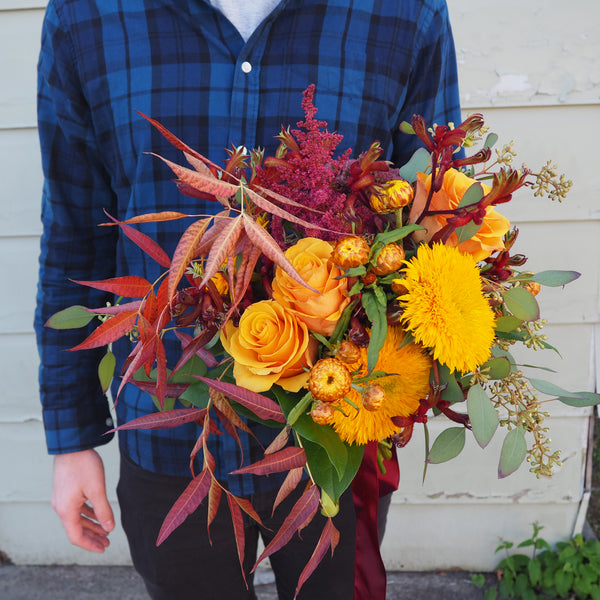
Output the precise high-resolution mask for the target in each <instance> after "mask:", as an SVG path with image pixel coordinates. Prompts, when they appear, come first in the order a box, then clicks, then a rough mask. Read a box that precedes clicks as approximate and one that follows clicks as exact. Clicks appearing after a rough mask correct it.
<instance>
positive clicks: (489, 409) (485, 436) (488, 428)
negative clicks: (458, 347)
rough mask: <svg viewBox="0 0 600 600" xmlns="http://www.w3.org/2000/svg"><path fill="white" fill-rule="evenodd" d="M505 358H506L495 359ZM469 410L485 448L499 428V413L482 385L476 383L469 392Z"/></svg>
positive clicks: (475, 432) (474, 426)
mask: <svg viewBox="0 0 600 600" xmlns="http://www.w3.org/2000/svg"><path fill="white" fill-rule="evenodd" d="M495 360H505V359H501V358H498V359H495ZM467 412H468V413H469V419H470V421H471V427H472V429H473V435H474V436H475V439H476V440H477V443H478V444H479V445H480V446H481V447H482V448H485V447H486V446H487V445H488V444H489V443H490V440H491V439H492V437H494V433H495V432H496V429H497V428H498V424H499V423H500V419H499V418H498V413H497V411H496V409H495V408H494V405H493V404H492V401H491V400H490V399H489V397H488V395H487V394H486V393H485V390H484V389H483V388H482V387H481V385H479V384H476V385H474V386H473V387H472V388H471V389H470V390H469V393H468V394H467Z"/></svg>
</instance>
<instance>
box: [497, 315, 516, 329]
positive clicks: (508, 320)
mask: <svg viewBox="0 0 600 600" xmlns="http://www.w3.org/2000/svg"><path fill="white" fill-rule="evenodd" d="M522 324H523V320H522V319H517V317H513V316H512V315H509V316H507V317H498V318H497V319H496V325H495V327H496V331H501V332H504V333H508V332H509V331H514V330H515V329H517V327H520V326H521V325H522Z"/></svg>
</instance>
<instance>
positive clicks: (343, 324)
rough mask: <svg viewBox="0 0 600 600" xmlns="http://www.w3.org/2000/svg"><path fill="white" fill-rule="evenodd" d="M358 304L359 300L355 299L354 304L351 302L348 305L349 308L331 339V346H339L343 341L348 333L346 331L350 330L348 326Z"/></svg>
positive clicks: (346, 309)
mask: <svg viewBox="0 0 600 600" xmlns="http://www.w3.org/2000/svg"><path fill="white" fill-rule="evenodd" d="M357 303H358V298H354V300H352V302H350V304H348V306H346V308H345V309H344V312H343V313H342V316H341V317H340V320H339V321H338V322H337V325H336V326H335V330H334V332H333V335H332V336H331V337H330V338H329V342H330V343H331V344H337V343H338V342H339V341H340V340H341V339H342V336H343V335H344V334H345V333H346V330H347V329H348V324H349V323H350V318H351V317H352V311H353V310H354V307H355V306H356V305H357Z"/></svg>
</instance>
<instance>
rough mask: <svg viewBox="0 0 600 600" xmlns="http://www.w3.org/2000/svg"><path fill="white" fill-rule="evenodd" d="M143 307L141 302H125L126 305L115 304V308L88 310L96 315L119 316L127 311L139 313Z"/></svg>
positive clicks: (106, 307)
mask: <svg viewBox="0 0 600 600" xmlns="http://www.w3.org/2000/svg"><path fill="white" fill-rule="evenodd" d="M141 305H142V301H141V300H134V301H133V302H125V303H124V304H115V305H114V306H104V307H101V308H86V310H87V311H88V312H90V313H94V314H96V315H118V314H120V313H123V312H127V311H132V310H134V311H136V312H137V311H138V310H139V308H140V306H141Z"/></svg>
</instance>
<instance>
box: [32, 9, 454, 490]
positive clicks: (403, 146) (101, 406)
mask: <svg viewBox="0 0 600 600" xmlns="http://www.w3.org/2000/svg"><path fill="white" fill-rule="evenodd" d="M311 83H314V84H316V90H317V91H316V95H315V104H316V106H317V107H318V109H319V112H318V118H320V119H324V120H326V121H327V122H328V124H329V129H330V130H336V131H337V132H339V133H341V134H343V136H344V141H343V143H342V145H341V147H340V152H341V151H342V150H344V149H345V148H347V147H351V148H353V149H354V150H355V154H358V153H359V152H360V151H362V150H365V149H366V148H367V147H368V146H369V145H370V144H371V142H373V141H374V140H379V141H380V142H381V144H382V146H383V147H384V148H385V149H386V152H387V155H386V158H388V159H390V160H393V161H394V162H396V163H398V164H402V163H403V162H405V161H406V160H407V159H408V157H409V156H410V155H411V154H412V152H413V151H414V150H415V144H416V141H417V140H416V138H415V136H406V135H402V134H400V133H399V131H398V125H399V123H400V122H401V121H403V120H410V118H411V117H412V115H413V114H414V113H418V114H421V115H423V116H424V117H425V119H426V120H427V121H428V122H429V123H433V122H437V123H445V122H447V121H455V122H459V121H460V112H459V100H458V85H457V73H456V60H455V54H454V47H453V42H452V35H451V31H450V25H449V22H448V14H447V8H446V3H445V0H329V1H325V0H282V2H281V3H280V4H279V5H278V6H277V8H276V9H275V10H274V11H273V12H272V13H271V14H270V15H269V16H268V18H267V19H266V20H265V21H263V23H261V25H260V26H259V27H258V29H257V30H256V31H255V32H254V34H253V35H252V37H251V38H250V39H249V40H248V42H247V43H244V41H243V39H242V37H241V36H240V35H239V33H238V32H237V31H236V29H235V28H234V27H233V25H232V24H231V23H230V22H229V21H228V20H227V19H226V18H225V17H224V16H223V15H222V14H221V13H220V12H219V11H218V10H216V9H215V8H214V7H212V6H211V5H210V4H209V3H208V2H206V1H203V0H169V1H167V0H102V1H95V0H50V2H49V3H48V7H47V11H46V18H45V22H44V27H43V34H42V47H41V53H40V59H39V95H38V107H39V111H38V112H39V135H40V140H41V151H42V158H43V169H44V176H45V180H44V189H43V205H42V220H43V225H44V231H43V236H42V241H41V256H40V280H39V289H38V297H37V311H36V317H35V328H36V332H37V338H38V346H39V351H40V357H41V367H40V390H41V400H42V405H43V418H44V424H45V428H46V437H47V445H48V450H49V452H50V453H51V454H58V453H64V452H74V451H78V450H83V449H86V448H92V447H95V446H98V445H100V444H103V443H106V442H107V441H109V439H110V436H109V435H106V431H107V430H108V429H109V428H110V427H111V420H110V412H109V410H108V404H107V400H106V398H105V397H104V395H103V394H102V391H101V390H100V387H99V384H98V378H97V364H98V361H99V359H100V357H101V356H102V354H103V352H104V351H103V350H101V351H94V350H86V351H80V352H68V351H66V349H68V348H70V347H72V346H74V345H76V344H77V343H79V342H80V341H81V340H82V339H83V337H85V335H86V334H85V332H83V331H82V330H67V331H65V330H61V331H56V330H52V329H49V328H45V327H44V326H43V324H44V322H45V321H46V320H47V319H48V317H49V316H50V315H52V314H53V313H55V312H57V311H58V310H61V309H63V308H65V307H67V306H71V305H73V304H81V305H84V306H88V307H99V306H103V305H104V304H105V302H106V301H110V300H111V299H110V298H107V297H106V296H105V294H104V293H101V292H97V291H95V290H92V289H91V288H87V287H84V286H78V285H76V284H74V283H71V282H70V280H81V279H83V280H94V279H104V278H108V277H114V276H118V275H125V274H136V275H142V276H144V277H146V278H148V279H149V280H150V281H153V280H154V279H156V277H157V276H158V275H159V271H158V268H157V266H156V265H155V264H154V263H153V261H152V260H151V259H148V258H147V257H146V256H145V255H144V254H143V253H142V252H141V251H139V250H138V249H137V247H136V246H135V245H134V244H132V243H131V242H130V241H129V240H128V239H126V238H124V237H123V236H119V234H118V231H117V228H110V227H98V224H99V223H103V222H106V221H107V217H106V215H105V214H104V212H103V211H104V210H106V211H107V212H108V213H110V214H111V215H112V216H114V217H116V218H118V219H127V218H128V217H131V216H133V215H137V214H141V213H146V212H153V211H161V210H167V209H168V210H178V211H183V212H186V211H187V212H190V213H193V214H200V213H207V212H211V211H213V210H214V209H215V206H213V205H212V204H210V203H209V204H206V205H205V204H204V203H203V202H202V201H199V200H196V199H192V198H188V197H186V196H183V195H182V194H180V193H179V192H178V191H177V189H176V186H175V185H174V183H173V182H172V181H171V179H172V177H173V175H172V173H171V172H170V170H169V169H168V167H166V166H165V165H163V164H162V163H161V162H160V161H158V160H157V159H155V158H154V157H152V156H149V155H148V154H146V153H147V152H150V151H152V152H156V153H158V154H161V155H162V156H164V157H166V158H169V159H171V160H173V161H176V162H181V160H182V156H181V154H180V153H179V152H178V151H177V150H175V149H174V148H173V147H171V146H170V145H169V144H168V142H166V141H165V140H164V139H163V138H162V137H161V136H160V134H158V133H157V132H156V131H155V130H154V129H153V128H152V127H151V126H150V125H149V124H148V123H147V122H146V121H145V120H144V119H142V118H141V117H140V116H138V114H136V111H140V112H142V113H144V114H146V115H148V116H151V117H153V118H154V119H157V120H158V121H160V122H161V123H162V124H163V125H165V126H166V127H167V128H168V129H170V130H171V131H172V132H173V133H175V134H176V135H177V136H178V137H179V138H180V139H182V140H183V141H185V142H186V143H188V144H189V145H190V146H192V147H194V148H195V149H197V150H198V151H199V152H201V153H202V154H204V155H205V156H208V157H209V158H211V159H212V160H213V161H216V162H219V161H222V160H223V158H224V156H225V152H224V149H225V148H228V147H231V144H232V143H233V144H234V145H236V146H237V145H240V144H244V145H245V146H247V147H248V148H252V147H258V146H261V147H264V148H265V149H266V153H267V155H268V154H272V153H273V152H274V150H275V148H276V146H277V141H276V140H275V139H274V135H276V134H277V133H278V132H279V130H280V128H281V126H282V125H284V126H287V125H288V124H290V125H291V126H292V127H293V126H295V124H296V122H297V121H299V120H300V119H302V118H303V116H304V115H303V112H302V110H301V106H300V103H301V99H302V91H303V90H304V89H305V88H306V87H308V85H309V84H311ZM184 226H185V223H182V222H179V221H177V222H173V223H167V224H160V225H148V226H144V227H143V231H144V232H145V233H147V234H149V235H151V236H153V237H154V238H155V239H156V240H157V241H158V242H159V243H160V244H161V245H162V246H163V247H164V248H165V249H166V250H167V252H169V253H170V252H171V251H172V250H173V248H174V244H175V242H176V240H177V237H178V235H179V234H181V228H182V227H184ZM129 349H130V348H128V347H127V344H125V343H117V344H115V348H114V350H115V353H116V354H117V357H118V359H119V360H120V361H123V359H124V357H125V356H127V354H128V352H129ZM117 383H118V382H117ZM153 410H154V407H153V404H152V401H151V399H150V397H149V396H146V395H144V394H142V393H140V392H139V391H138V390H137V388H135V387H134V386H132V385H128V386H126V388H125V390H124V391H123V392H122V393H121V396H120V397H119V399H118V401H117V404H116V412H117V418H118V420H119V422H121V423H122V422H126V421H129V420H131V419H134V418H136V417H139V416H141V415H145V414H148V413H150V412H152V411H153ZM198 433H199V431H198V429H197V427H196V425H189V426H185V427H179V428H176V429H169V430H164V431H147V430H146V431H144V430H140V431H127V432H121V433H120V434H119V435H120V438H119V439H120V444H121V448H122V451H123V452H125V453H126V454H127V455H128V456H130V457H131V458H132V459H133V460H134V461H135V462H136V463H138V464H139V465H141V466H142V467H144V468H146V469H149V470H151V471H157V472H162V473H168V474H177V475H188V474H189V452H190V449H191V448H192V446H193V443H194V441H195V438H196V436H197V435H198ZM263 433H264V432H263ZM267 433H268V432H267ZM213 437H215V438H216V439H215V441H214V442H213V446H212V452H213V453H214V455H215V458H216V459H217V463H218V464H219V465H220V469H221V473H220V474H221V476H223V477H225V478H227V476H226V474H227V472H229V471H231V470H233V469H234V468H237V467H238V466H239V464H240V452H239V450H238V449H237V447H236V444H235V442H234V441H233V440H232V439H231V438H230V437H229V436H213ZM267 437H268V435H267ZM243 444H244V445H245V450H246V451H245V454H244V455H245V456H246V457H248V456H249V455H251V453H249V452H248V446H249V442H248V439H247V438H246V437H244V438H243ZM228 483H229V486H230V488H231V489H232V491H234V492H237V493H244V494H247V493H251V492H252V491H253V489H254V488H253V486H254V484H253V481H252V478H251V477H249V476H245V477H239V476H236V477H233V476H230V477H229V479H228Z"/></svg>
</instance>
